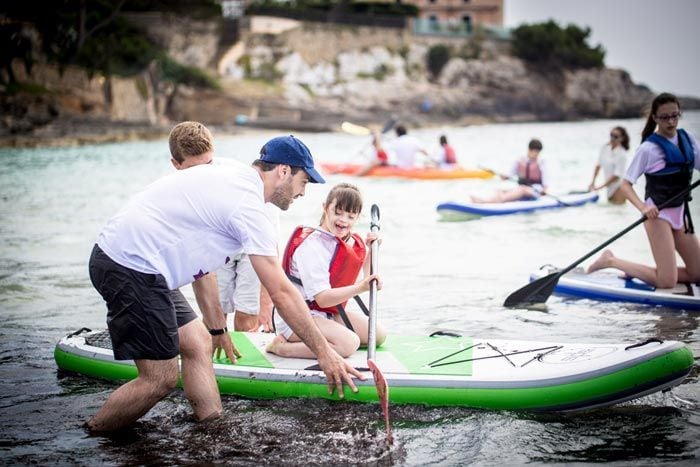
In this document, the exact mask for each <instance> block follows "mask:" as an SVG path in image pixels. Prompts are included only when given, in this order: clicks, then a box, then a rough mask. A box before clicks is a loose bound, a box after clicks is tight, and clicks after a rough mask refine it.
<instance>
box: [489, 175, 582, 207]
mask: <svg viewBox="0 0 700 467" xmlns="http://www.w3.org/2000/svg"><path fill="white" fill-rule="evenodd" d="M478 168H479V169H481V170H483V171H485V172H489V173H492V174H494V175H498V176H499V177H506V178H507V179H508V180H511V181H513V182H517V181H518V177H516V176H514V175H502V174H500V173H498V172H496V171H495V170H491V169H489V168H488V167H483V166H479V167H478ZM540 196H548V197H550V198H552V199H553V200H554V201H556V202H557V203H559V204H561V205H562V206H565V207H567V208H568V207H571V204H569V203H567V202H565V201H562V200H561V199H560V198H559V197H557V196H554V195H550V194H549V193H540Z"/></svg>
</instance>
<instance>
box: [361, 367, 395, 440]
mask: <svg viewBox="0 0 700 467" xmlns="http://www.w3.org/2000/svg"><path fill="white" fill-rule="evenodd" d="M367 366H368V367H369V369H370V371H371V372H372V377H374V384H375V385H376V386H377V396H378V397H379V404H380V405H381V407H382V413H383V414H384V423H385V425H386V439H387V440H388V441H389V444H394V437H393V435H392V434H391V422H390V421H389V383H387V382H386V378H384V374H383V373H382V370H380V369H379V367H378V366H377V364H376V363H375V362H374V360H372V359H368V360H367Z"/></svg>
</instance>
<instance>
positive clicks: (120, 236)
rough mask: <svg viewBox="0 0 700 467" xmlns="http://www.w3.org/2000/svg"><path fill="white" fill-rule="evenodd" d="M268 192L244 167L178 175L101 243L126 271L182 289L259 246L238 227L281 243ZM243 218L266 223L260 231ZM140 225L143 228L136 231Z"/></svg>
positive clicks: (124, 216) (129, 207)
mask: <svg viewBox="0 0 700 467" xmlns="http://www.w3.org/2000/svg"><path fill="white" fill-rule="evenodd" d="M232 180H235V181H236V182H235V183H232V182H231V181H232ZM261 185H262V183H261V181H260V177H259V176H258V175H257V173H256V171H255V170H254V169H252V168H250V167H247V166H243V165H241V166H237V167H224V166H213V165H209V164H206V165H199V166H196V167H191V168H188V169H187V170H182V171H178V172H175V173H173V174H171V175H168V176H166V177H163V178H161V179H159V180H157V181H156V182H154V183H152V184H151V185H149V186H148V187H147V188H146V189H145V190H143V191H142V192H141V193H139V194H137V195H135V196H134V197H133V198H132V199H131V200H130V201H129V202H128V203H127V204H126V205H125V206H124V207H123V208H122V210H121V211H119V212H118V213H117V215H115V216H114V217H113V218H112V219H110V221H109V222H108V223H107V225H106V226H105V228H104V229H103V231H102V232H101V233H100V235H99V237H98V242H97V243H98V245H100V247H101V248H102V249H103V250H104V251H105V252H106V253H107V254H108V255H109V256H110V257H111V258H112V259H113V260H115V261H116V262H118V263H119V264H122V265H123V266H126V267H129V268H133V269H135V270H137V271H140V272H143V273H147V274H158V273H160V274H163V276H165V278H166V280H167V282H168V285H169V286H170V287H171V288H173V289H176V288H178V287H181V286H182V285H184V284H188V283H190V282H192V280H194V279H195V278H196V277H195V276H197V275H198V274H204V273H207V272H210V271H213V270H214V269H216V268H217V267H220V266H222V265H223V264H225V262H226V258H227V257H230V256H231V255H233V254H234V253H235V252H237V251H239V250H240V249H241V247H242V241H243V239H244V238H246V237H247V238H248V240H247V241H250V242H251V243H252V244H254V241H255V238H250V237H249V232H247V231H242V230H241V229H240V227H239V226H234V223H233V221H240V222H245V225H247V228H248V229H255V231H260V230H261V229H262V230H264V235H261V236H258V237H256V238H274V237H275V235H274V228H273V226H272V223H271V222H270V221H269V218H268V216H267V214H266V212H265V210H264V209H265V208H264V200H263V199H262V195H261V193H262V191H261V190H262V187H261ZM202 187H206V190H202ZM183 206H187V209H183ZM242 212H246V213H256V214H255V216H256V217H257V218H258V219H259V220H261V222H259V223H258V222H256V223H255V224H254V225H253V223H251V222H250V218H249V217H250V216H249V215H246V216H242V215H241V213H242ZM262 219H265V220H266V221H267V222H262ZM135 225H137V226H139V228H138V229H134V228H133V226H135ZM244 235H245V237H244ZM251 251H259V253H258V254H261V255H265V256H275V255H276V254H277V252H276V250H275V249H274V248H273V249H272V250H270V248H269V245H267V246H265V247H262V246H261V245H255V248H253V250H251Z"/></svg>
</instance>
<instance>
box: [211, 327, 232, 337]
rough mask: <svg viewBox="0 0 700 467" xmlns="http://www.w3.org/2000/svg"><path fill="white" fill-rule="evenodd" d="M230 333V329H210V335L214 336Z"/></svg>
mask: <svg viewBox="0 0 700 467" xmlns="http://www.w3.org/2000/svg"><path fill="white" fill-rule="evenodd" d="M225 332H228V328H223V329H210V330H209V334H211V335H212V336H220V335H222V334H223V333H225Z"/></svg>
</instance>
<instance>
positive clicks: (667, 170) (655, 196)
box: [644, 128, 695, 233]
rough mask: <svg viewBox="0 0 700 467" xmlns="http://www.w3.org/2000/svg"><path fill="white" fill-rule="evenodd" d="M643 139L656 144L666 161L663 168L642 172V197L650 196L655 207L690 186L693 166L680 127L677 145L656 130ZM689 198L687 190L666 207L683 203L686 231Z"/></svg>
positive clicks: (690, 227) (688, 228)
mask: <svg viewBox="0 0 700 467" xmlns="http://www.w3.org/2000/svg"><path fill="white" fill-rule="evenodd" d="M645 141H649V142H651V143H654V144H656V145H657V146H659V147H660V148H661V150H662V151H663V153H664V159H665V160H666V167H664V168H663V169H661V170H659V171H657V172H654V173H646V174H644V175H645V178H646V187H645V190H644V197H645V198H651V199H652V201H654V204H655V205H656V206H659V205H661V204H662V203H665V202H666V201H668V200H669V199H671V198H672V197H673V196H675V195H677V194H678V193H680V192H681V191H683V190H684V189H686V188H688V187H689V186H690V183H691V181H692V178H693V167H694V166H695V154H694V151H693V143H691V142H690V137H689V136H688V133H686V132H685V130H683V129H680V128H679V129H678V146H676V145H675V144H673V143H672V142H671V141H669V140H668V139H666V138H664V137H663V136H661V135H659V134H658V133H652V134H651V135H650V136H649V137H648V138H647V139H645ZM690 200H692V197H691V195H690V192H688V194H687V195H685V196H684V197H681V198H679V199H677V200H674V201H673V202H672V203H671V204H669V205H668V206H666V207H678V206H683V205H684V206H685V213H684V214H685V229H686V232H688V233H693V231H694V229H693V221H692V219H691V218H690V209H689V208H688V202H689V201H690Z"/></svg>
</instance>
